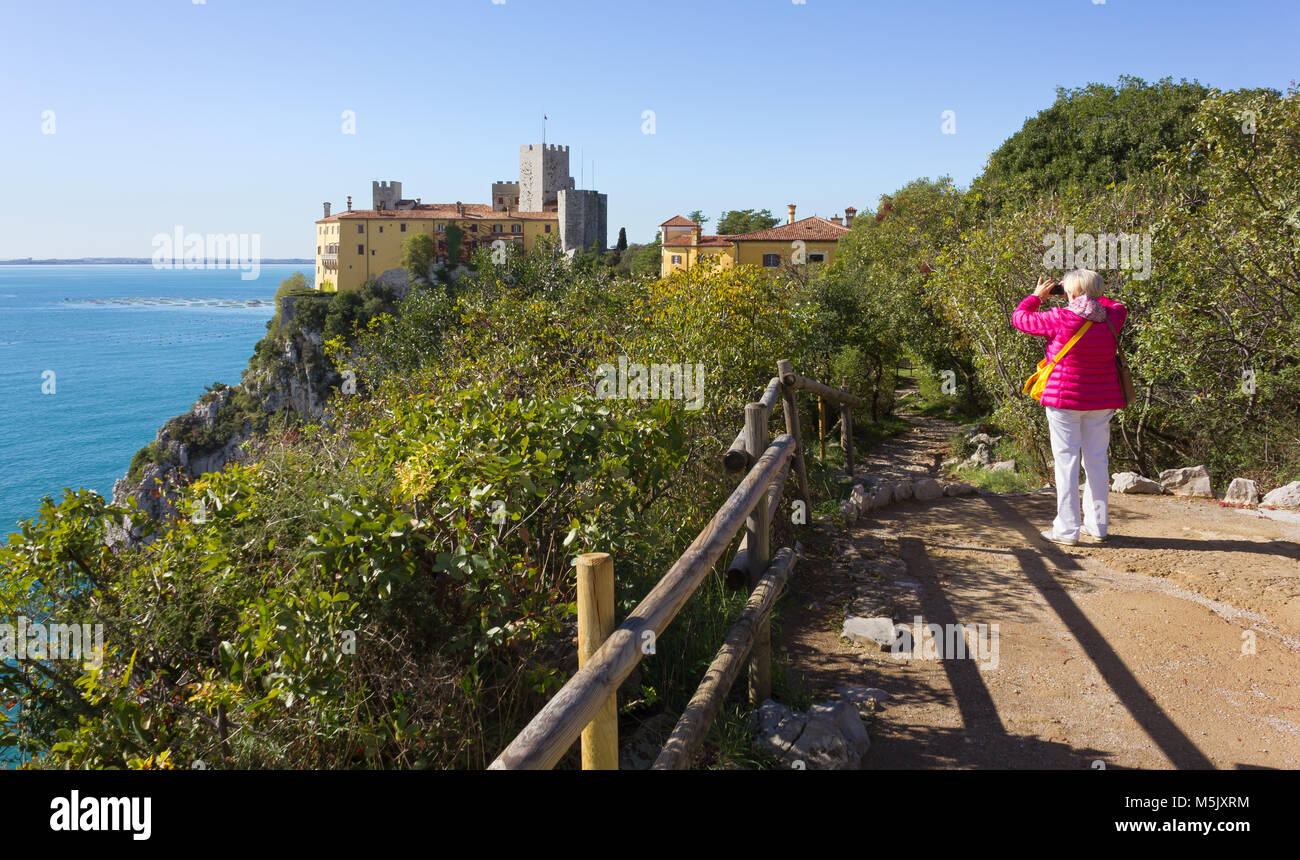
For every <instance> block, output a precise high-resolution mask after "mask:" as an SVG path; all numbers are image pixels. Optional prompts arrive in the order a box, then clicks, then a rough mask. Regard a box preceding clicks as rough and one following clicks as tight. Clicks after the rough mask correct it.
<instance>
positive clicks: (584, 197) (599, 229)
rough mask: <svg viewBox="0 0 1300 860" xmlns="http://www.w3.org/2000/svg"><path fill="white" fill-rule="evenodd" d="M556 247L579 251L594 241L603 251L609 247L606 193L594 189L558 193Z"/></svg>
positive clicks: (588, 247) (607, 198)
mask: <svg viewBox="0 0 1300 860" xmlns="http://www.w3.org/2000/svg"><path fill="white" fill-rule="evenodd" d="M558 196H559V210H560V211H559V215H560V247H561V249H562V250H564V251H568V250H569V249H571V248H575V249H577V250H578V251H579V252H580V253H581V252H582V251H586V250H588V249H590V248H591V245H592V243H593V242H595V243H596V244H597V245H598V246H599V247H600V249H601V250H602V251H603V250H605V249H606V248H607V247H608V246H609V241H608V240H609V227H608V212H609V195H608V194H601V193H600V192H598V191H572V190H569V191H561V192H560V193H559V195H558Z"/></svg>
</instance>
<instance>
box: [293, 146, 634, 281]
mask: <svg viewBox="0 0 1300 860" xmlns="http://www.w3.org/2000/svg"><path fill="white" fill-rule="evenodd" d="M491 190H492V197H491V202H490V203H424V202H422V201H421V200H420V198H418V197H417V198H416V199H414V200H409V199H407V198H404V197H402V183H400V182H372V183H371V193H372V194H373V202H372V204H371V208H369V209H357V210H354V209H353V208H352V198H351V197H348V208H347V211H345V212H339V213H337V214H334V215H331V214H330V204H329V203H326V204H325V217H323V218H321V219H320V220H319V221H317V222H316V287H317V289H322V290H331V291H335V290H354V289H357V288H358V287H360V286H361V285H362V284H364V283H365V282H366V281H369V280H374V279H378V278H380V277H381V276H383V275H384V274H385V273H387V272H390V271H393V270H399V271H398V275H399V277H400V275H401V273H400V270H401V268H402V245H403V243H404V242H406V240H407V239H410V238H411V237H413V236H416V235H419V234H421V233H423V234H425V235H428V236H432V237H433V240H434V247H435V249H436V254H437V258H436V261H437V262H438V263H444V264H452V265H454V264H455V263H458V262H468V260H469V257H470V255H471V254H472V253H473V252H474V251H475V250H476V249H478V248H481V247H490V246H492V245H493V243H495V242H497V241H502V242H505V243H507V244H511V243H513V244H517V245H522V246H523V250H525V251H531V250H532V249H533V248H534V247H536V245H537V244H538V243H539V242H541V241H542V240H544V239H546V238H547V237H551V238H552V241H554V242H555V245H556V246H557V247H558V248H559V249H560V250H562V251H565V252H581V251H586V250H588V249H589V248H591V247H592V246H595V247H597V248H599V249H602V250H603V249H604V248H605V246H606V238H607V237H606V232H607V229H606V214H607V211H608V204H609V201H608V198H607V195H605V194H601V193H599V192H598V191H595V190H592V189H579V188H577V187H576V184H575V183H574V181H573V177H572V176H570V175H569V147H567V146H562V145H559V144H554V143H541V144H525V145H523V146H521V147H519V180H518V181H517V182H516V181H499V182H493V183H492V185H491ZM452 224H456V225H458V226H459V227H460V230H461V234H462V236H463V238H462V240H461V253H460V255H459V258H458V259H457V260H448V259H447V255H448V252H449V249H448V247H447V230H448V228H449V227H450V225H452Z"/></svg>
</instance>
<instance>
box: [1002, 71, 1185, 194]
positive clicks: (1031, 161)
mask: <svg viewBox="0 0 1300 860" xmlns="http://www.w3.org/2000/svg"><path fill="white" fill-rule="evenodd" d="M1207 92H1208V91H1207V89H1206V88H1205V87H1203V86H1201V85H1200V84H1199V83H1196V82H1195V81H1193V82H1190V83H1189V82H1187V81H1185V80H1184V81H1179V82H1178V83H1174V82H1173V80H1172V79H1170V78H1164V79H1162V80H1160V81H1157V82H1156V83H1154V84H1147V83H1146V82H1145V81H1143V80H1142V79H1141V78H1135V77H1130V76H1123V77H1121V78H1120V79H1119V84H1118V86H1108V85H1106V84H1100V83H1091V84H1088V85H1087V86H1084V87H1079V88H1078V89H1074V90H1071V89H1067V88H1065V87H1060V88H1058V89H1057V91H1056V102H1055V103H1054V104H1052V106H1051V107H1049V108H1046V109H1045V110H1042V111H1039V113H1038V115H1037V116H1035V117H1033V118H1031V119H1029V120H1028V121H1026V122H1025V125H1024V127H1023V128H1022V129H1021V130H1020V131H1019V132H1017V133H1016V134H1015V135H1013V136H1012V137H1011V138H1010V139H1009V140H1007V141H1006V142H1005V143H1004V144H1002V146H1000V147H999V148H998V149H997V151H995V152H994V153H993V154H992V155H991V156H990V157H989V164H988V168H987V170H986V171H985V173H984V175H983V176H982V177H981V178H980V180H979V182H977V185H984V186H991V185H998V184H1001V185H1004V186H1012V185H1015V184H1017V183H1020V182H1023V183H1024V184H1025V185H1026V186H1027V187H1028V188H1030V189H1032V190H1033V193H1038V192H1041V191H1044V190H1050V189H1058V190H1061V189H1064V188H1066V187H1068V186H1071V185H1080V186H1088V187H1094V188H1095V187H1104V186H1105V185H1107V184H1109V183H1112V182H1123V181H1125V180H1129V179H1138V178H1140V177H1143V176H1146V175H1148V174H1150V173H1153V172H1154V171H1155V170H1156V168H1157V166H1158V164H1159V163H1160V161H1161V159H1162V156H1163V153H1164V152H1165V151H1167V150H1171V149H1172V150H1175V151H1179V150H1182V148H1183V147H1184V146H1185V144H1186V143H1187V142H1188V141H1189V140H1191V139H1192V137H1193V136H1194V131H1193V117H1194V115H1195V114H1196V111H1197V107H1198V105H1199V104H1200V101H1201V99H1203V98H1204V97H1205V96H1206V94H1207Z"/></svg>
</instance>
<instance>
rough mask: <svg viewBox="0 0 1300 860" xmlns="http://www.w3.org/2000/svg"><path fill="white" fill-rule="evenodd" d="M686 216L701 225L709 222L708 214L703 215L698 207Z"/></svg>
mask: <svg viewBox="0 0 1300 860" xmlns="http://www.w3.org/2000/svg"><path fill="white" fill-rule="evenodd" d="M686 217H687V218H689V219H691V220H692V221H694V222H695V223H696V224H699V225H700V226H701V227H703V226H704V225H705V224H707V223H709V220H710V219H709V216H708V215H705V214H704V213H703V212H701V211H700V210H698V209H695V210H692V211H691V212H690V213H689V214H688V215H687V216H686Z"/></svg>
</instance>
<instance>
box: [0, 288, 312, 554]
mask: <svg viewBox="0 0 1300 860" xmlns="http://www.w3.org/2000/svg"><path fill="white" fill-rule="evenodd" d="M296 271H302V272H303V273H304V274H305V275H306V276H307V278H308V282H310V281H311V277H312V274H311V267H310V266H309V265H299V266H262V267H261V271H260V273H259V277H258V278H256V279H254V280H247V281H245V280H242V279H241V278H240V274H241V273H240V271H239V270H237V269H189V270H186V269H176V270H163V269H154V268H153V267H152V266H150V265H138V266H129V265H31V266H0V541H4V540H5V536H6V535H8V533H9V532H11V531H13V530H14V525H15V523H16V521H18V520H20V519H27V518H30V517H32V516H34V515H35V513H36V509H37V505H38V504H39V501H40V499H41V497H42V496H45V495H49V496H52V497H54V498H55V499H56V500H57V499H58V498H59V497H60V496H61V494H62V488H63V487H71V488H76V487H87V488H89V489H92V490H95V491H96V492H98V493H100V494H101V495H103V496H105V497H106V498H108V497H111V495H112V490H113V482H114V481H115V480H116V479H118V478H120V477H122V476H123V475H124V474H125V473H126V470H127V467H128V466H130V464H131V457H132V455H134V454H135V452H136V451H137V450H139V449H140V448H141V447H143V446H144V445H147V444H148V443H149V442H151V441H153V438H154V435H155V434H156V433H157V431H158V428H159V426H161V425H162V423H163V422H164V421H166V420H167V419H168V418H171V417H172V416H174V415H179V414H180V413H182V412H185V411H188V410H189V408H190V406H191V405H192V404H193V403H194V401H195V400H197V399H198V397H199V396H200V395H201V394H203V390H204V386H205V385H211V384H212V383H213V382H224V383H227V384H231V385H233V384H235V383H237V382H239V379H240V374H241V373H242V371H243V370H244V368H245V367H246V366H247V364H248V359H249V357H250V356H251V355H252V353H253V347H254V346H255V345H256V343H257V341H258V340H260V339H261V338H262V336H263V335H264V334H266V322H267V320H269V319H270V318H271V316H272V315H273V314H274V311H275V308H274V307H273V303H272V298H273V297H274V295H275V291H276V288H278V287H279V285H280V282H281V281H282V280H283V279H285V278H287V277H289V276H290V275H291V274H293V273H294V272H296Z"/></svg>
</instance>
